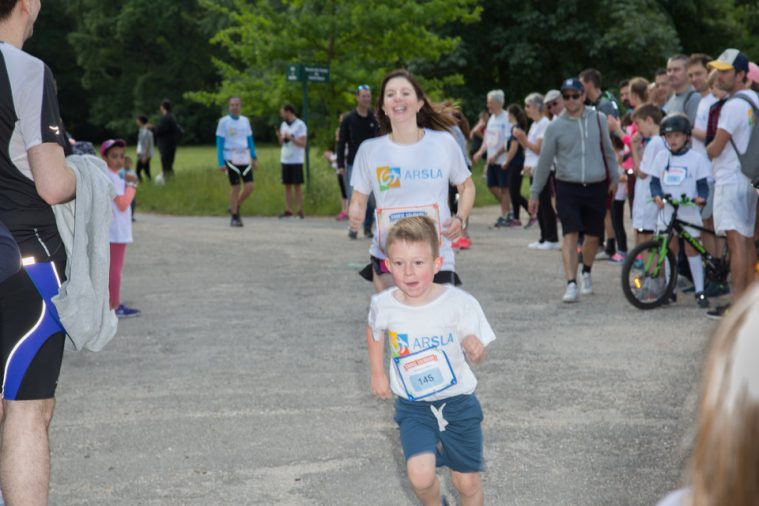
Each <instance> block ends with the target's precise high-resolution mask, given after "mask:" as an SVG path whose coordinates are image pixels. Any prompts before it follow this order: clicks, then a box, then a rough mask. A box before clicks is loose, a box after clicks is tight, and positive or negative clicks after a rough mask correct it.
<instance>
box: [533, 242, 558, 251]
mask: <svg viewBox="0 0 759 506" xmlns="http://www.w3.org/2000/svg"><path fill="white" fill-rule="evenodd" d="M535 249H539V250H541V251H553V250H560V249H561V244H559V243H558V242H551V241H543V242H541V243H539V244H538V246H537V247H536V248H535Z"/></svg>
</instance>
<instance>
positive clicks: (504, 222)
mask: <svg viewBox="0 0 759 506" xmlns="http://www.w3.org/2000/svg"><path fill="white" fill-rule="evenodd" d="M493 226H494V227H496V228H501V227H509V226H511V222H509V220H507V219H506V218H504V217H503V216H499V217H498V219H497V220H496V221H495V223H494V224H493Z"/></svg>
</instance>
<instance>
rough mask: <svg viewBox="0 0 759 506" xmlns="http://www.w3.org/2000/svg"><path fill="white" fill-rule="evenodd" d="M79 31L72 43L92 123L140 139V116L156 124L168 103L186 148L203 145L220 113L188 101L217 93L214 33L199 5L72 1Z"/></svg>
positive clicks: (193, 1) (185, 0) (165, 0)
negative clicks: (197, 94) (207, 91)
mask: <svg viewBox="0 0 759 506" xmlns="http://www.w3.org/2000/svg"><path fill="white" fill-rule="evenodd" d="M66 5H67V9H68V11H69V12H70V13H71V14H72V15H75V20H76V23H75V26H76V28H75V29H74V31H72V32H71V33H70V35H69V41H70V42H71V44H72V46H73V47H74V48H75V50H76V54H77V62H78V63H79V65H80V66H81V67H82V68H83V69H84V73H83V75H82V84H83V85H84V87H85V88H86V89H87V91H88V92H89V106H90V118H91V120H92V121H93V122H95V123H97V124H100V125H104V126H106V127H107V128H109V129H111V130H113V131H115V132H116V133H118V134H120V135H126V134H127V133H132V132H134V131H135V127H134V115H135V114H137V113H145V114H148V115H149V116H151V115H152V117H153V118H154V119H157V114H158V104H159V103H160V101H161V100H162V99H163V98H169V99H170V100H171V101H172V102H173V104H174V112H175V115H176V116H177V119H178V120H179V122H180V123H181V124H182V126H183V127H184V129H185V136H184V139H183V140H184V141H186V142H210V141H211V140H212V139H213V135H212V134H208V135H205V136H203V137H201V136H200V135H199V133H200V132H203V131H205V130H208V128H209V127H208V125H209V123H213V121H215V118H216V116H217V112H216V111H215V110H212V109H209V108H208V107H202V106H200V105H199V104H197V103H193V102H190V101H187V100H186V99H184V97H183V94H184V93H185V92H186V91H188V90H198V89H204V88H208V87H209V86H213V85H214V83H216V81H217V77H216V76H217V74H216V71H215V69H214V67H213V65H212V63H211V56H212V50H213V48H212V46H211V45H210V44H209V43H208V39H209V38H210V34H211V33H213V31H211V30H209V29H208V26H207V25H204V21H205V20H206V18H205V17H204V15H203V14H204V13H202V12H201V10H200V8H199V6H198V4H197V0H117V1H109V2H103V1H101V0H68V1H67V2H66Z"/></svg>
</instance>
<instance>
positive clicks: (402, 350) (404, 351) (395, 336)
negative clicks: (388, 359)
mask: <svg viewBox="0 0 759 506" xmlns="http://www.w3.org/2000/svg"><path fill="white" fill-rule="evenodd" d="M388 334H389V335H390V348H391V349H392V350H393V356H394V357H403V356H405V355H408V354H409V348H408V334H399V333H397V332H393V331H392V330H390V331H388Z"/></svg>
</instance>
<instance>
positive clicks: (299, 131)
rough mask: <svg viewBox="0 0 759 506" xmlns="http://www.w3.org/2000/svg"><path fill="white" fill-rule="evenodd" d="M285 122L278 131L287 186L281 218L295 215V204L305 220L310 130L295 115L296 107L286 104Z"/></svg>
mask: <svg viewBox="0 0 759 506" xmlns="http://www.w3.org/2000/svg"><path fill="white" fill-rule="evenodd" d="M279 115H280V116H281V117H282V119H283V120H284V121H282V124H281V125H280V126H279V130H276V134H277V140H278V141H279V144H280V146H282V153H281V155H280V159H279V161H280V163H281V164H282V184H283V185H285V211H284V212H283V213H282V214H280V215H279V217H280V218H289V217H290V216H292V215H293V213H292V205H293V204H295V207H296V209H297V213H296V214H297V215H298V217H299V218H300V219H303V196H302V194H301V191H300V187H301V185H302V184H303V162H304V160H305V158H306V142H307V139H308V128H307V127H306V124H305V123H304V122H303V121H301V120H300V119H299V118H298V116H296V114H295V106H293V105H292V104H285V105H283V106H282V109H280V111H279Z"/></svg>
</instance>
